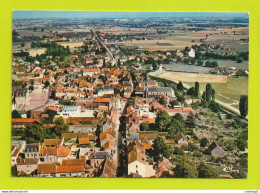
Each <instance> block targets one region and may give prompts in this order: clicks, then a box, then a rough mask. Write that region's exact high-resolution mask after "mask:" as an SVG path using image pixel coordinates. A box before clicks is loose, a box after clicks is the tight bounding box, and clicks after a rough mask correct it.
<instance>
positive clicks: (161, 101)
mask: <svg viewBox="0 0 260 193" xmlns="http://www.w3.org/2000/svg"><path fill="white" fill-rule="evenodd" d="M159 103H160V104H161V105H164V106H165V105H166V102H165V98H164V97H163V96H162V97H160V98H159Z"/></svg>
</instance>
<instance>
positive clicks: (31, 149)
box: [23, 143, 40, 158]
mask: <svg viewBox="0 0 260 193" xmlns="http://www.w3.org/2000/svg"><path fill="white" fill-rule="evenodd" d="M39 150H40V144H39V143H35V144H27V145H26V147H25V149H24V151H23V152H24V154H25V158H39Z"/></svg>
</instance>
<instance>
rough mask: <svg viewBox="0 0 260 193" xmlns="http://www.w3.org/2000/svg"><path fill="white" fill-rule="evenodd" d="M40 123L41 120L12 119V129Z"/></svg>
mask: <svg viewBox="0 0 260 193" xmlns="http://www.w3.org/2000/svg"><path fill="white" fill-rule="evenodd" d="M32 123H40V119H39V118H12V127H25V126H26V125H28V124H32Z"/></svg>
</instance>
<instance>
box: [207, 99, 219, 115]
mask: <svg viewBox="0 0 260 193" xmlns="http://www.w3.org/2000/svg"><path fill="white" fill-rule="evenodd" d="M209 108H210V109H211V110H212V111H213V112H215V113H218V112H219V111H220V107H219V104H218V103H216V102H215V101H210V103H209Z"/></svg>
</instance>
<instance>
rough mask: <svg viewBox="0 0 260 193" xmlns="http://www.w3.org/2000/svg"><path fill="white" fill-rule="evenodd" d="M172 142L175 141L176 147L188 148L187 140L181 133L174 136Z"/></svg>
mask: <svg viewBox="0 0 260 193" xmlns="http://www.w3.org/2000/svg"><path fill="white" fill-rule="evenodd" d="M174 140H175V142H176V144H177V145H178V147H182V146H188V144H189V141H188V139H187V138H186V137H185V136H184V135H183V134H182V133H178V134H177V135H176V136H175V138H174Z"/></svg>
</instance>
